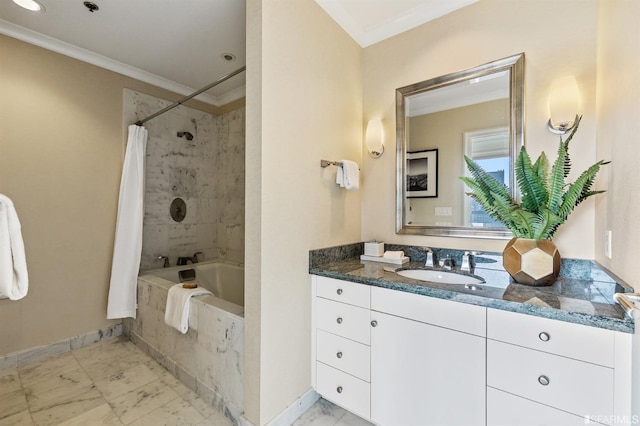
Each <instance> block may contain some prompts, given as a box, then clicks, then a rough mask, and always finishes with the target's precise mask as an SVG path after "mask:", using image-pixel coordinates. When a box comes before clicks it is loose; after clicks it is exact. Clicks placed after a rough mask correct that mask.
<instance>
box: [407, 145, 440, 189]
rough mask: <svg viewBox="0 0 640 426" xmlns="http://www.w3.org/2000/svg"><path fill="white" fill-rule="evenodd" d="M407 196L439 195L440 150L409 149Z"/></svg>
mask: <svg viewBox="0 0 640 426" xmlns="http://www.w3.org/2000/svg"><path fill="white" fill-rule="evenodd" d="M406 159H407V165H406V168H407V198H435V197H437V196H438V150H437V149H427V150H424V151H407V154H406Z"/></svg>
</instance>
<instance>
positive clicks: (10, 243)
mask: <svg viewBox="0 0 640 426" xmlns="http://www.w3.org/2000/svg"><path fill="white" fill-rule="evenodd" d="M28 290H29V275H28V273H27V259H26V256H25V253H24V241H23V240H22V233H21V227H20V221H19V220H18V214H17V213H16V209H15V208H14V206H13V202H12V201H11V200H10V199H9V197H7V196H4V195H2V194H0V296H6V297H8V298H9V299H11V300H18V299H22V298H23V297H24V296H26V295H27V291H28Z"/></svg>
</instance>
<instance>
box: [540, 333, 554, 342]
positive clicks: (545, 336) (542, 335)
mask: <svg viewBox="0 0 640 426" xmlns="http://www.w3.org/2000/svg"><path fill="white" fill-rule="evenodd" d="M538 337H539V338H540V340H542V341H543V342H548V341H549V340H551V336H549V333H545V332H544V331H543V332H542V333H540V334H538Z"/></svg>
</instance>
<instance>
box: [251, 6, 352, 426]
mask: <svg viewBox="0 0 640 426" xmlns="http://www.w3.org/2000/svg"><path fill="white" fill-rule="evenodd" d="M247 10H248V19H249V21H248V27H249V33H248V42H247V54H248V56H249V58H248V60H247V68H248V69H249V70H250V71H249V72H250V73H249V75H248V77H249V78H248V79H249V80H253V79H260V80H261V81H262V83H261V85H258V84H257V83H255V82H254V83H251V84H248V86H247V99H248V102H247V204H246V215H247V224H246V226H247V232H246V242H247V243H246V244H247V245H246V253H247V256H246V268H247V274H246V277H247V280H246V287H247V299H246V303H247V306H246V314H245V319H246V323H245V344H246V346H245V348H246V353H247V356H246V359H245V372H246V376H247V378H246V380H245V389H246V394H245V401H246V407H245V411H246V416H247V417H248V418H249V419H250V420H251V421H253V422H254V423H256V424H264V423H266V422H267V421H269V420H270V419H272V418H273V417H274V416H276V415H278V414H279V413H280V412H281V411H282V410H284V409H285V408H286V407H287V406H288V405H289V404H291V403H292V402H293V401H295V399H296V398H298V397H299V396H301V395H302V394H303V393H304V392H306V391H307V390H308V389H309V388H310V386H311V361H310V360H311V312H310V303H311V285H310V279H309V275H308V272H307V271H308V251H309V249H312V248H318V247H325V246H331V245H338V244H343V243H352V242H354V241H359V240H360V192H346V191H345V190H342V189H340V188H339V187H338V186H337V185H336V184H335V173H336V168H335V167H330V168H327V169H322V168H320V160H321V159H328V160H340V159H350V160H355V161H357V162H358V163H360V164H361V162H362V158H361V155H362V154H361V146H362V79H361V69H362V68H361V56H362V53H361V49H360V47H359V46H358V45H357V44H356V43H355V42H354V41H353V40H352V39H351V38H350V37H349V36H348V35H347V34H346V33H345V32H344V31H342V30H341V29H340V27H338V25H337V24H336V23H335V22H334V21H332V20H331V19H330V18H329V17H328V16H327V15H326V13H325V12H324V11H323V10H322V9H321V8H320V7H319V6H318V5H317V4H316V3H315V2H314V1H313V0H304V1H300V0H268V1H261V0H250V1H249V2H247ZM256 31H259V32H260V35H259V36H258V35H257V34H255V32H256ZM254 67H255V68H254ZM256 73H258V74H256ZM256 99H260V101H259V102H260V105H254V102H256ZM256 241H258V243H256ZM258 364H259V365H258ZM257 389H259V407H258V406H255V403H256V398H257V397H258V396H257V395H256V394H255V393H256V392H258V391H257Z"/></svg>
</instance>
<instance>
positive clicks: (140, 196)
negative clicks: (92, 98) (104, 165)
mask: <svg viewBox="0 0 640 426" xmlns="http://www.w3.org/2000/svg"><path fill="white" fill-rule="evenodd" d="M146 147H147V129H145V128H144V127H141V126H136V125H134V124H132V125H131V126H129V138H128V140H127V150H126V153H125V156H124V167H123V169H122V179H121V180H120V199H119V201H118V218H117V223H116V238H115V243H114V247H113V261H112V264H111V282H110V284H109V304H108V306H107V318H108V319H118V318H126V317H131V318H135V317H136V284H137V277H138V272H139V269H140V256H141V253H142V219H143V217H144V159H145V151H146Z"/></svg>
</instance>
